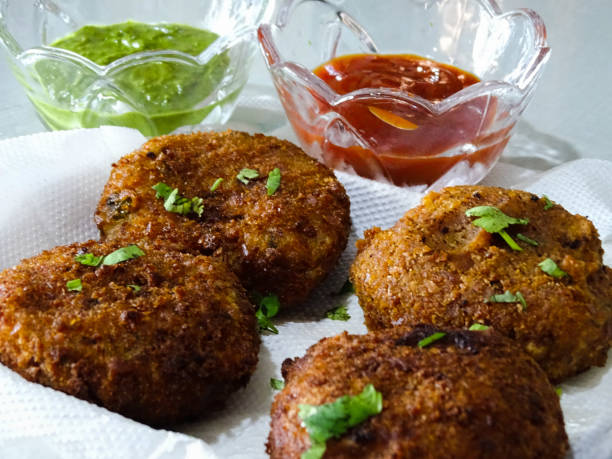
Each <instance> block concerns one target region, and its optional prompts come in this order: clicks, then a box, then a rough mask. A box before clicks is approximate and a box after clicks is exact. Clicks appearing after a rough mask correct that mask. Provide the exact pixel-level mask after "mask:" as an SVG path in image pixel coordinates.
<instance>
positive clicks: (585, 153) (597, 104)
mask: <svg viewBox="0 0 612 459" xmlns="http://www.w3.org/2000/svg"><path fill="white" fill-rule="evenodd" d="M499 3H500V5H501V6H502V8H503V9H504V10H510V9H515V8H520V7H528V8H531V9H533V10H535V11H537V12H538V13H539V14H540V15H541V16H542V18H543V19H544V22H545V23H546V26H547V30H548V37H549V42H550V46H551V48H552V56H551V59H550V61H549V62H548V65H547V67H546V69H545V70H544V75H543V77H542V79H541V80H540V84H539V86H538V88H537V89H536V93H535V96H534V98H533V100H532V101H531V104H530V105H529V107H528V108H527V110H526V111H525V113H524V116H523V121H521V122H520V123H519V124H518V126H517V128H516V134H515V139H513V141H512V142H511V144H510V147H509V148H508V149H507V151H506V153H505V154H504V158H503V159H504V160H506V161H508V162H513V163H515V164H520V165H524V166H527V167H533V168H539V169H543V168H546V167H549V166H551V165H553V164H558V163H559V162H563V161H567V160H570V159H574V158H576V157H587V158H600V159H611V160H612V149H611V148H610V146H609V145H610V141H609V133H610V132H611V130H612V126H611V122H612V59H611V57H612V24H611V22H610V18H612V0H499ZM5 58H6V56H5V55H3V58H2V59H0V139H4V138H8V137H15V136H20V135H25V134H32V133H36V132H42V131H44V130H45V127H44V126H43V124H42V123H41V122H40V120H39V119H38V117H37V116H36V114H35V112H34V109H33V108H32V106H31V105H30V103H29V101H28V100H27V98H26V96H25V94H24V92H23V90H22V88H21V87H20V86H19V84H18V83H17V81H16V80H15V78H14V77H13V75H12V73H11V72H10V69H9V67H8V65H7V62H6V59H5ZM249 84H250V85H251V88H250V91H249V92H250V93H251V94H252V93H253V91H257V88H261V87H265V86H267V87H271V86H272V83H271V80H270V78H269V76H268V73H267V71H266V69H265V65H264V63H263V60H262V58H261V56H259V55H258V56H257V57H256V62H255V65H254V68H253V72H252V76H251V79H250V81H249ZM253 85H254V86H253ZM521 137H523V138H525V137H527V138H528V139H529V140H530V141H531V142H530V143H532V144H533V141H534V140H536V143H538V144H540V145H541V146H542V148H541V151H537V152H533V151H531V152H525V151H523V150H522V149H521V145H522V142H521Z"/></svg>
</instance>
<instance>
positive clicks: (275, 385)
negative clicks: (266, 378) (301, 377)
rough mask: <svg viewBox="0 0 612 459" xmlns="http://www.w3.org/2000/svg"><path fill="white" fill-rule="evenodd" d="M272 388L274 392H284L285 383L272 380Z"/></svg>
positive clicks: (279, 380) (280, 380)
mask: <svg viewBox="0 0 612 459" xmlns="http://www.w3.org/2000/svg"><path fill="white" fill-rule="evenodd" d="M270 387H271V388H272V389H274V390H283V388H284V387H285V381H283V380H282V379H276V378H270Z"/></svg>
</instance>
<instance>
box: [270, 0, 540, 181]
mask: <svg viewBox="0 0 612 459" xmlns="http://www.w3.org/2000/svg"><path fill="white" fill-rule="evenodd" d="M258 39H259V43H260V47H261V50H262V52H263V54H264V56H265V59H266V62H267V65H268V69H269V70H270V74H271V75H272V79H273V80H274V84H275V86H276V89H277V91H278V94H279V96H280V99H281V101H282V103H283V106H284V108H285V111H286V113H287V117H288V118H289V121H290V122H291V124H292V126H293V129H294V131H295V133H296V135H297V137H298V139H299V141H300V143H301V144H302V147H303V148H304V149H305V150H306V151H307V152H308V153H309V154H310V155H311V156H314V157H316V158H318V159H319V160H321V161H322V162H324V163H325V164H327V165H328V166H330V167H333V168H336V169H339V170H343V171H348V172H353V173H357V174H358V175H361V176H364V177H368V178H372V179H376V180H380V181H386V182H391V183H394V184H396V185H400V186H415V187H418V188H419V189H422V188H425V187H434V188H439V187H442V186H447V185H451V184H466V183H470V184H471V183H476V182H478V181H479V180H481V179H482V178H483V177H484V176H485V175H486V174H487V172H488V171H489V170H490V169H491V168H492V167H493V165H494V164H495V162H496V161H497V159H498V158H499V156H500V155H501V152H502V150H503V148H504V147H505V145H506V143H507V142H508V140H509V138H510V134H511V130H512V127H513V126H514V124H515V123H516V121H517V119H518V118H519V116H520V114H521V113H522V111H523V110H524V109H525V107H526V106H527V103H528V102H529V100H530V98H531V95H532V92H533V89H534V87H535V85H536V82H537V81H538V79H539V77H540V74H541V72H542V69H543V67H544V64H545V63H546V61H547V60H548V57H549V51H550V50H549V48H548V46H547V42H546V29H545V27H544V24H543V22H542V20H541V19H540V17H539V16H538V15H537V14H536V13H534V12H533V11H531V10H526V9H521V10H516V11H510V12H506V13H502V12H501V10H500V8H499V6H498V5H497V4H496V3H495V2H494V1H493V0H387V1H385V2H384V8H383V7H382V4H376V6H375V4H374V3H373V2H371V1H369V0H351V1H350V2H349V1H341V0H338V1H335V2H334V1H331V0H328V1H326V0H284V1H282V2H281V4H280V6H279V8H278V11H277V15H276V18H275V21H274V23H273V24H263V25H261V26H260V28H259V30H258ZM358 53H380V54H416V55H420V56H424V57H427V58H429V59H433V60H435V61H438V62H442V63H446V64H451V65H453V66H456V67H458V68H460V69H462V70H466V71H468V72H470V73H473V74H474V75H476V76H478V77H479V78H480V79H481V81H480V82H479V83H477V84H474V85H472V86H468V87H466V88H464V89H462V90H461V91H459V92H456V93H455V94H453V95H452V96H450V97H448V98H446V99H443V100H441V101H440V102H437V103H432V102H430V101H428V100H426V99H423V98H421V97H419V96H416V95H414V94H411V93H407V92H402V91H399V90H392V89H384V88H383V89H381V88H364V89H359V90H356V91H353V92H350V93H348V94H344V95H340V94H337V93H336V92H334V91H333V90H332V89H331V88H330V87H329V86H328V85H327V84H326V83H325V82H324V81H323V80H321V79H319V78H318V77H317V76H315V74H314V73H312V71H311V70H312V69H314V68H316V67H317V66H319V65H321V64H322V63H324V62H327V61H329V60H330V59H332V58H334V57H336V56H342V55H347V54H358ZM372 107H374V108H376V109H382V110H385V111H386V112H391V113H392V115H397V116H399V117H401V118H404V119H413V120H418V123H416V124H417V125H418V127H417V128H416V129H413V130H408V129H401V128H398V127H394V126H393V125H390V124H388V123H383V122H381V120H380V119H377V117H375V116H374V114H372V115H371V116H370V117H369V118H367V117H363V116H357V114H359V113H361V114H363V112H364V110H365V109H366V108H367V109H370V108H372ZM365 111H367V110H365ZM382 136H384V139H383V138H382Z"/></svg>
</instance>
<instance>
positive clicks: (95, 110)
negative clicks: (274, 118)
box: [0, 0, 274, 136]
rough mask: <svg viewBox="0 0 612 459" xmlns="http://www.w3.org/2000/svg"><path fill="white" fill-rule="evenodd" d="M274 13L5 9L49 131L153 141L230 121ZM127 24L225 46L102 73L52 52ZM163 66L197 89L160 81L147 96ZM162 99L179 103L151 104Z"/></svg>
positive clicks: (120, 2)
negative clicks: (89, 130)
mask: <svg viewBox="0 0 612 459" xmlns="http://www.w3.org/2000/svg"><path fill="white" fill-rule="evenodd" d="M273 8H274V5H273V1H271V0H270V1H269V0H233V1H232V0H209V1H206V0H176V1H164V2H162V1H141V0H105V1H103V2H93V1H91V2H90V1H78V0H53V1H51V0H27V1H25V0H0V43H2V45H3V47H4V48H5V49H6V50H7V51H8V54H9V58H10V63H11V66H12V69H13V71H14V73H15V75H16V76H17V78H18V79H19V81H20V82H21V84H22V85H23V87H24V88H25V90H26V93H27V95H28V97H29V99H30V100H31V101H32V103H33V104H34V106H35V108H36V109H37V111H38V114H39V115H40V117H41V118H42V120H43V121H44V122H45V124H46V125H47V126H48V127H50V128H51V129H71V128H78V127H97V126H100V125H104V124H110V125H119V126H129V127H134V128H137V129H139V130H140V131H141V132H142V133H143V134H144V135H147V136H153V135H159V134H165V133H168V132H172V131H174V130H176V129H177V128H179V127H181V126H185V125H194V124H198V123H205V124H217V123H224V122H225V121H227V119H228V118H229V116H230V115H231V113H232V111H233V109H234V107H235V104H236V100H237V96H238V94H239V93H240V90H241V89H242V87H243V86H244V84H245V83H246V81H247V79H248V76H249V74H248V72H249V68H250V64H251V60H252V58H253V57H254V54H255V52H256V41H255V28H256V27H257V25H258V24H259V23H260V22H261V21H262V20H265V19H266V18H268V19H269V17H270V16H271V14H272V11H273ZM127 20H132V21H137V22H144V23H179V24H185V25H190V26H193V27H197V28H201V29H206V30H209V31H212V32H215V33H216V34H217V35H219V38H217V39H216V40H215V41H214V42H213V43H212V44H211V45H210V46H209V47H208V48H206V49H205V50H204V51H203V52H202V53H201V54H200V55H198V56H191V55H189V54H186V53H182V52H179V51H176V50H167V51H149V52H140V53H135V54H131V55H129V56H125V57H123V58H121V59H118V60H116V61H114V62H112V63H110V64H108V65H104V66H100V65H97V64H95V63H94V62H92V61H91V60H89V59H86V58H84V57H82V56H80V55H78V54H76V53H73V52H71V51H67V50H63V49H58V48H54V47H50V46H48V45H49V44H50V43H53V42H54V41H56V40H57V39H59V38H61V37H64V36H66V35H68V34H70V33H71V32H74V31H75V30H77V29H79V28H80V27H82V26H84V25H92V24H95V25H110V24H116V23H122V22H125V21H127ZM160 66H162V67H163V68H164V72H165V73H166V74H171V75H176V74H183V75H190V77H189V78H188V80H189V81H176V80H174V79H172V80H170V81H169V80H167V79H166V80H164V79H161V78H160V79H159V81H150V82H149V83H148V84H149V85H150V86H149V87H148V88H147V91H146V92H145V93H144V94H143V90H142V89H141V87H139V86H138V85H135V84H134V80H135V78H140V77H141V76H142V75H145V76H146V75H147V73H149V74H150V71H151V70H152V69H159V68H160ZM170 86H173V87H172V88H170ZM169 89H172V91H168V90H169ZM149 90H150V92H149ZM164 92H166V93H170V92H171V93H173V94H175V95H174V96H172V97H168V98H165V99H164V98H163V97H157V98H154V97H153V98H152V97H149V96H150V94H158V95H159V94H163V93H164Z"/></svg>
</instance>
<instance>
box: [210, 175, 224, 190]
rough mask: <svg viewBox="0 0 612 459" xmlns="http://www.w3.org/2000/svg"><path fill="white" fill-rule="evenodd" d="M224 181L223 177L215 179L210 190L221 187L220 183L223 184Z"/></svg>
mask: <svg viewBox="0 0 612 459" xmlns="http://www.w3.org/2000/svg"><path fill="white" fill-rule="evenodd" d="M222 181H223V179H222V178H221V177H219V178H218V179H217V180H215V183H213V184H212V186H211V187H210V191H215V190H216V189H217V188H219V185H221V182H222Z"/></svg>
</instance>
